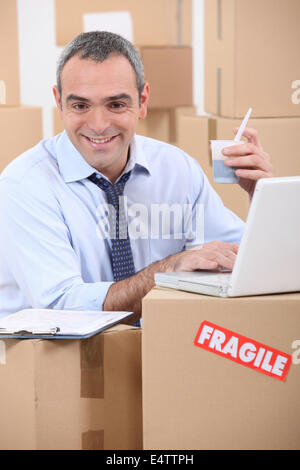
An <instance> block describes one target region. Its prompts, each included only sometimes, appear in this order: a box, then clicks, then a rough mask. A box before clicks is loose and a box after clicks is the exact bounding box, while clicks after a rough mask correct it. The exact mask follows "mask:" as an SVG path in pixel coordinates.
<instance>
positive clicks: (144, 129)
mask: <svg viewBox="0 0 300 470" xmlns="http://www.w3.org/2000/svg"><path fill="white" fill-rule="evenodd" d="M195 112H196V110H195V108H194V107H192V106H182V107H177V108H172V109H149V110H148V113H147V116H146V118H145V119H142V120H140V121H139V123H138V127H137V132H136V133H137V134H140V135H145V136H146V137H151V138H152V139H157V140H162V141H163V142H168V143H176V142H177V140H178V132H179V119H180V116H186V115H191V116H193V115H195Z"/></svg>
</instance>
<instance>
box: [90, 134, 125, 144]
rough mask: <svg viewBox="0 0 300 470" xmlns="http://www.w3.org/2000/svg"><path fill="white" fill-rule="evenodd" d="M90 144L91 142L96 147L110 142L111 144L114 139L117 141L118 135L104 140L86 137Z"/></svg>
mask: <svg viewBox="0 0 300 470" xmlns="http://www.w3.org/2000/svg"><path fill="white" fill-rule="evenodd" d="M84 137H85V138H86V139H87V140H88V141H89V142H91V143H92V144H96V145H101V144H107V143H109V142H111V141H112V140H113V139H115V138H116V137H117V136H116V135H113V136H111V137H103V138H102V139H94V138H92V137H87V136H86V135H85V136H84Z"/></svg>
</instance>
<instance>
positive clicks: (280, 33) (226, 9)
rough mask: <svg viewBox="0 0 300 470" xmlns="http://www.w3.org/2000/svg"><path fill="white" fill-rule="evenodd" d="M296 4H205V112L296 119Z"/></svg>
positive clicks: (299, 73)
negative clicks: (293, 87)
mask: <svg viewBox="0 0 300 470" xmlns="http://www.w3.org/2000/svg"><path fill="white" fill-rule="evenodd" d="M299 18H300V3H299V1H298V0H286V1H285V2H282V1H280V0H264V1H263V2H262V1H260V0H254V1H252V2H249V1H248V0H226V2H224V1H220V0H206V1H205V110H206V112H210V113H213V114H217V115H221V116H228V117H242V116H243V115H245V114H246V112H247V110H248V108H249V107H252V108H253V111H252V116H253V117H277V116H299V115H300V105H299V104H298V105H297V104H294V103H293V100H292V94H293V92H295V90H293V89H292V84H293V82H294V81H295V80H297V79H299V77H300V59H299V43H300V29H299Z"/></svg>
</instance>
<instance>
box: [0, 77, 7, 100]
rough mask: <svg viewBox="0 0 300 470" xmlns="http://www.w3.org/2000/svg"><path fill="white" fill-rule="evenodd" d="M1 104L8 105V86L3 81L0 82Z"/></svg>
mask: <svg viewBox="0 0 300 470" xmlns="http://www.w3.org/2000/svg"><path fill="white" fill-rule="evenodd" d="M0 104H6V85H5V82H4V81H3V80H0Z"/></svg>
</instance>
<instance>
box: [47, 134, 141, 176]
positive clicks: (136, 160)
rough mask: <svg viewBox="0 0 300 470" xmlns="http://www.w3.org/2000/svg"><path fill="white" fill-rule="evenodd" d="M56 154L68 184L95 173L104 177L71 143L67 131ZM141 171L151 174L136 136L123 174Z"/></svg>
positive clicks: (61, 136) (62, 135)
mask: <svg viewBox="0 0 300 470" xmlns="http://www.w3.org/2000/svg"><path fill="white" fill-rule="evenodd" d="M56 154H57V163H58V166H59V170H60V173H61V175H62V177H63V178H64V180H65V182H66V183H72V182H74V181H79V180H82V179H85V178H88V177H89V176H90V175H92V174H93V173H95V172H96V173H98V174H99V175H101V176H103V175H102V174H101V173H100V172H98V171H97V170H96V169H95V168H93V167H92V166H91V165H89V164H88V162H87V161H86V160H85V159H84V158H83V156H82V155H81V153H79V152H78V150H77V149H76V148H75V147H74V145H73V144H72V142H71V141H70V139H69V137H68V135H67V133H66V131H63V132H62V133H61V134H60V136H59V138H58V141H57V144H56ZM140 170H142V171H145V170H146V171H147V172H148V173H149V174H150V169H149V165H148V162H147V159H146V155H145V153H144V151H143V148H142V146H141V144H140V142H139V141H138V139H137V138H136V136H134V137H133V139H132V141H131V144H130V159H129V161H128V162H127V165H126V167H125V169H124V171H123V172H122V174H124V173H127V172H128V171H132V172H135V171H137V172H138V171H140ZM120 176H122V175H120Z"/></svg>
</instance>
